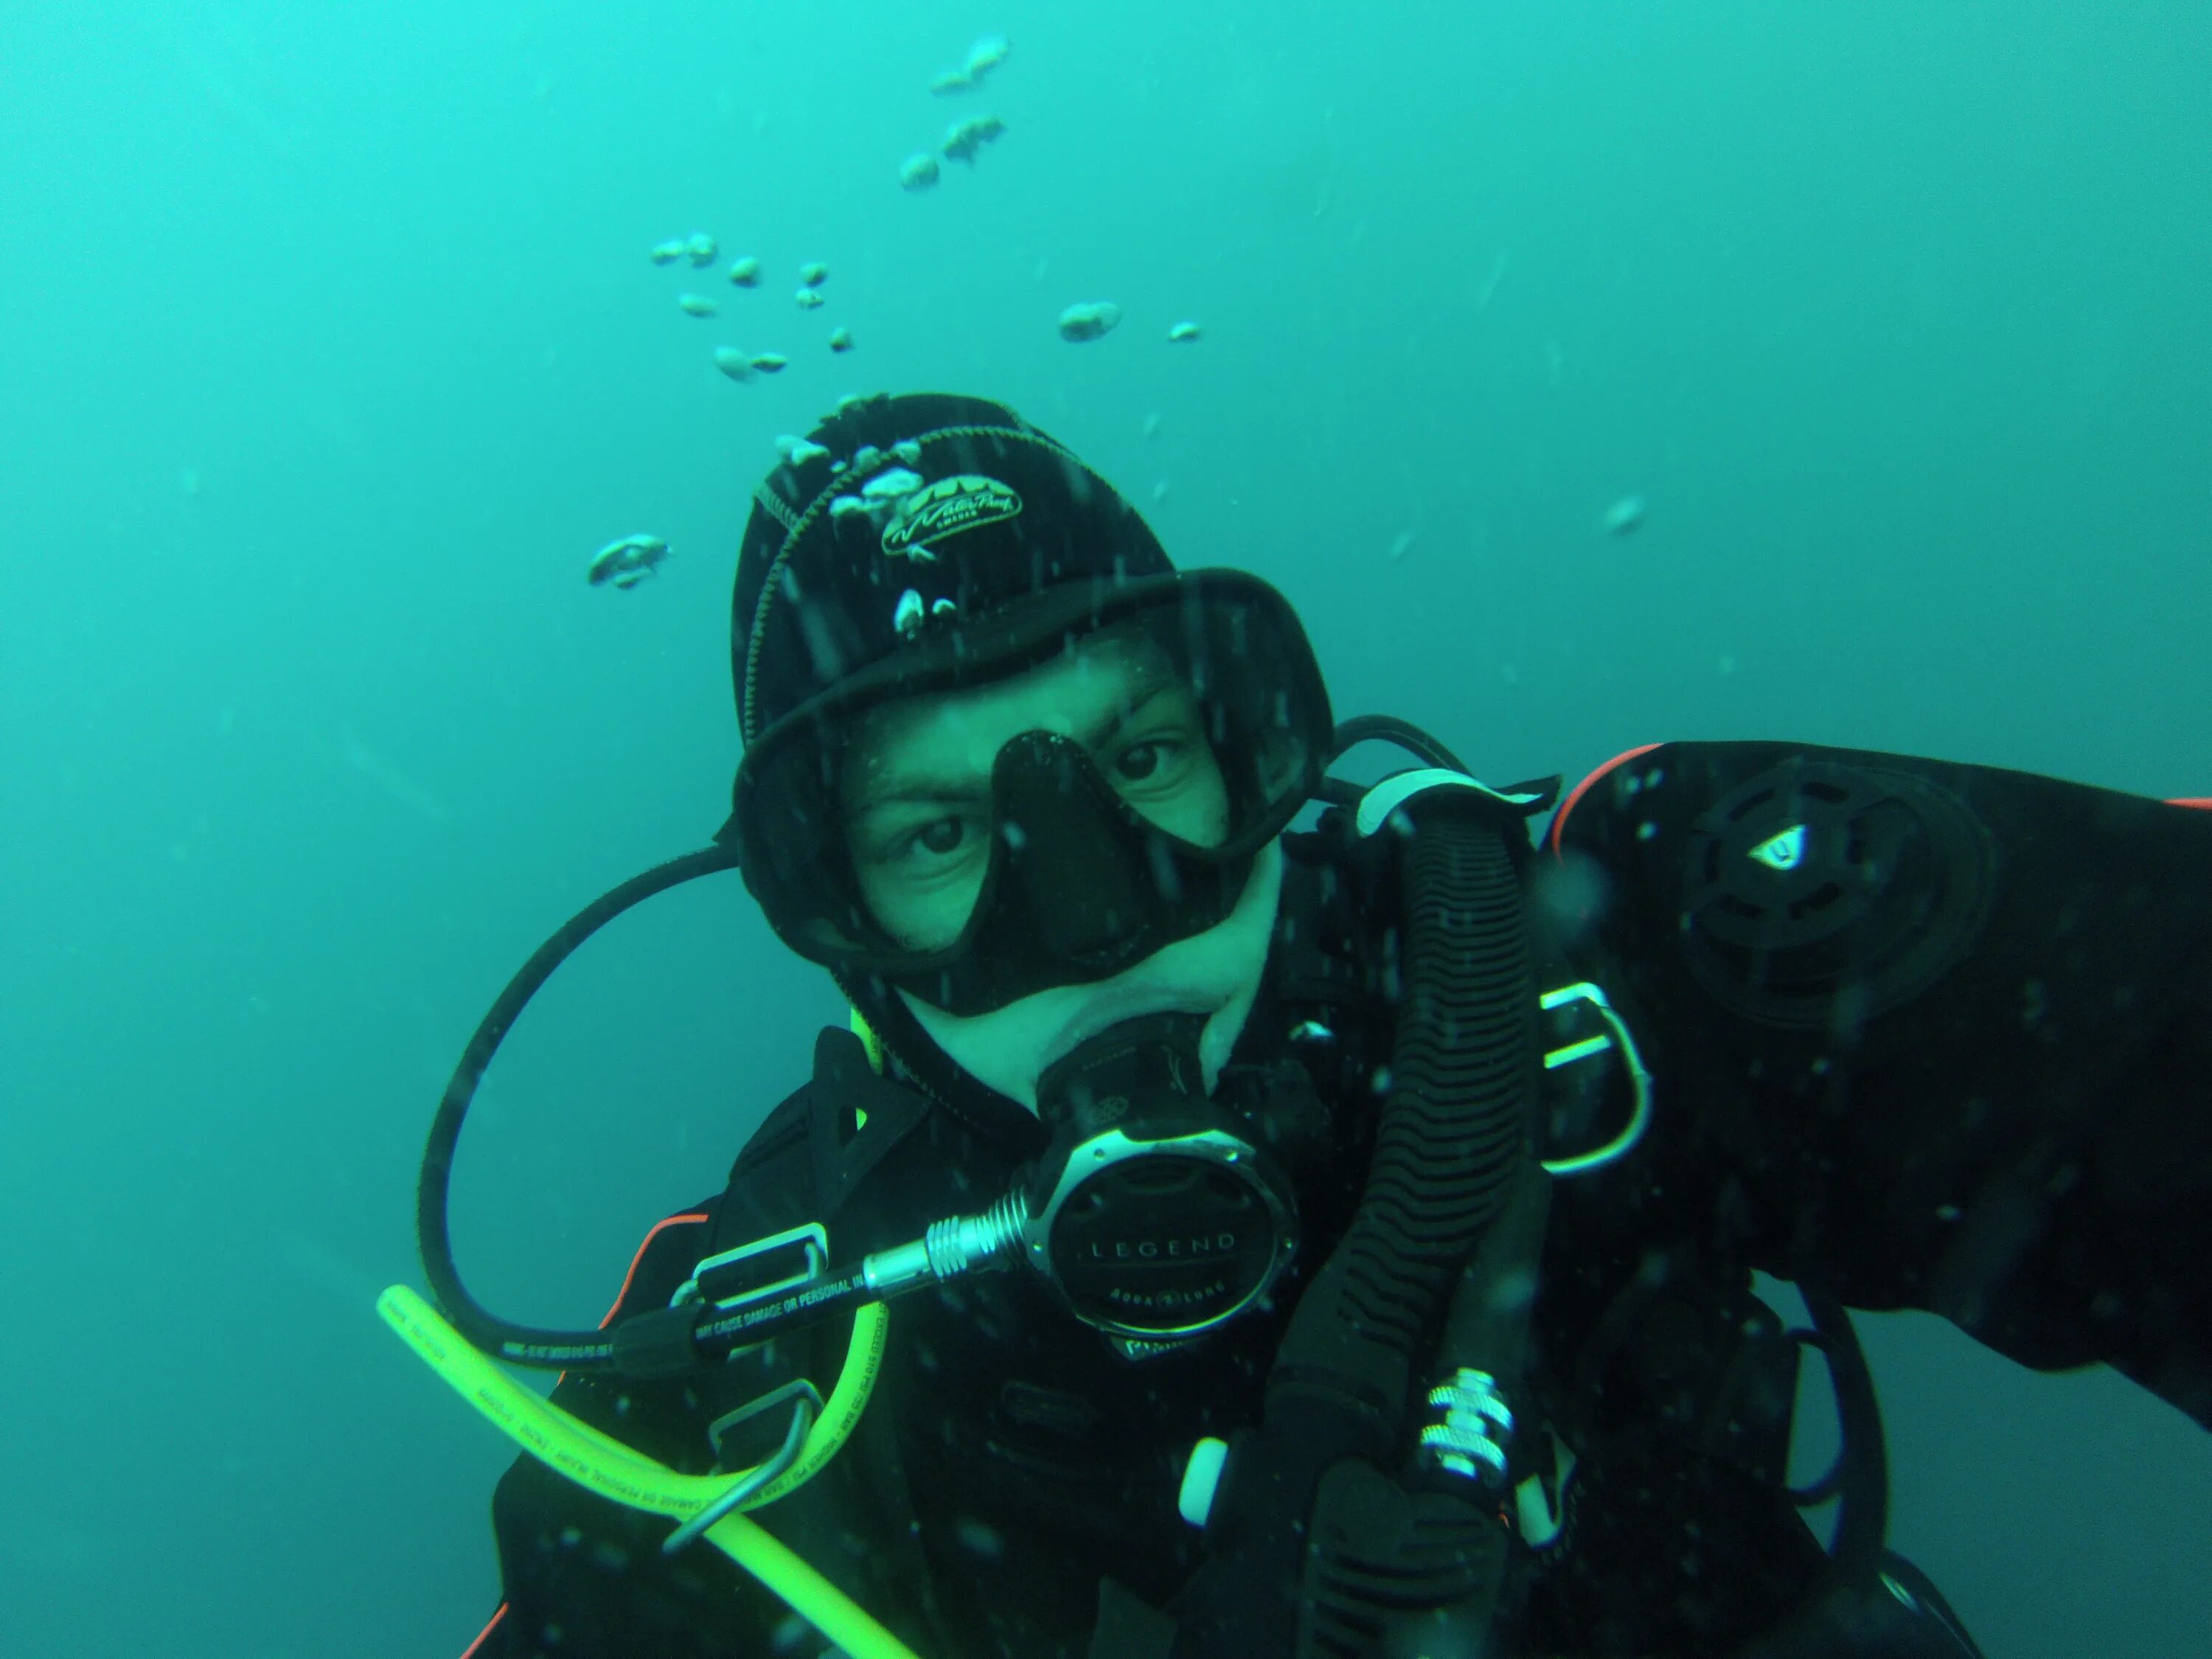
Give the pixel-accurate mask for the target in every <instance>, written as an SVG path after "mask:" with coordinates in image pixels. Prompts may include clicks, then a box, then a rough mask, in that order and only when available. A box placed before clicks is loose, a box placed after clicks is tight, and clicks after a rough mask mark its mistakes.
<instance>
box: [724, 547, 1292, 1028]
mask: <svg viewBox="0 0 2212 1659" xmlns="http://www.w3.org/2000/svg"><path fill="white" fill-rule="evenodd" d="M1101 641H1104V642H1108V643H1109V644H1110V646H1111V647H1112V649H1113V651H1114V652H1115V653H1116V659H1117V660H1118V661H1119V662H1120V663H1121V665H1123V666H1122V667H1121V669H1120V670H1118V671H1119V672H1121V673H1122V674H1123V675H1124V676H1125V678H1126V680H1127V684H1128V686H1129V687H1130V690H1129V691H1128V692H1127V694H1126V696H1125V703H1126V704H1127V707H1125V708H1123V709H1122V710H1121V711H1119V712H1121V713H1124V714H1127V717H1128V720H1127V724H1128V729H1129V732H1130V733H1131V734H1133V737H1134V738H1137V739H1141V738H1142V737H1143V735H1144V732H1145V730H1146V727H1145V726H1144V719H1145V716H1144V714H1143V711H1142V708H1141V707H1139V706H1138V705H1140V704H1141V703H1142V702H1144V700H1145V699H1146V698H1147V697H1152V696H1162V695H1164V696H1167V697H1168V698H1169V699H1170V700H1171V701H1172V702H1174V703H1175V706H1176V707H1177V708H1180V709H1182V710H1183V711H1184V715H1185V718H1186V720H1187V724H1188V726H1189V730H1190V735H1191V736H1192V737H1193V738H1194V739H1195V740H1196V741H1197V742H1198V743H1200V744H1202V745H1203V746H1204V748H1205V750H1206V751H1207V754H1208V757H1209V758H1210V763H1211V765H1212V767H1213V768H1215V769H1218V775H1219V787H1220V795H1221V799H1220V802H1219V811H1218V817H1217V821H1216V822H1215V823H1212V825H1211V826H1210V828H1211V829H1213V830H1218V833H1209V834H1207V835H1206V836H1204V837H1203V838H1199V837H1195V836H1191V835H1188V834H1178V833H1176V829H1178V828H1186V829H1187V828H1188V825H1187V824H1183V825H1178V824H1176V823H1174V821H1173V820H1172V819H1170V818H1168V817H1164V816H1163V815H1161V814H1159V813H1158V812H1157V811H1148V807H1147V803H1146V796H1145V792H1144V790H1143V789H1142V788H1141V787H1133V785H1132V784H1131V783H1130V782H1129V781H1127V777H1126V775H1125V773H1126V770H1127V769H1126V768H1125V767H1124V765H1123V760H1124V754H1123V751H1121V750H1119V749H1117V747H1116V745H1117V744H1121V743H1123V742H1124V741H1125V738H1124V736H1123V735H1122V734H1121V732H1120V731H1119V729H1118V726H1117V721H1116V720H1114V719H1111V718H1109V719H1107V720H1103V721H1102V722H1100V728H1099V729H1097V730H1093V731H1074V732H1058V731H1048V730H1027V731H1022V732H1017V733H1015V734H1014V735H1012V737H1010V738H1008V740H1007V741H1006V743H1005V744H1003V745H1002V746H1001V747H1000V749H999V750H998V751H997V753H996V755H995V756H994V757H993V758H992V760H991V761H990V763H989V767H988V773H987V778H986V777H984V776H982V775H981V774H980V772H977V773H975V775H970V776H969V777H967V778H965V779H961V778H955V779H953V780H951V781H948V782H945V783H943V784H939V783H934V782H931V781H928V780H927V778H925V779H923V780H922V781H921V782H920V783H918V784H911V783H901V784H900V785H898V786H897V791H896V792H903V793H904V794H905V795H907V796H915V795H919V796H921V797H925V798H927V805H924V806H921V807H920V808H918V809H916V814H915V817H916V823H918V824H919V825H920V828H919V829H917V830H916V832H915V833H916V834H917V835H919V836H929V835H935V836H938V837H939V839H940V840H941V841H943V842H946V843H948V850H947V857H948V859H950V858H957V857H959V856H964V857H966V858H967V859H968V860H969V864H968V866H967V867H966V870H965V873H964V876H963V877H962V878H961V879H959V880H957V882H949V881H940V882H939V884H938V896H939V901H940V902H939V925H938V926H936V927H934V928H933V929H931V930H930V931H928V932H927V933H926V934H923V935H921V936H917V934H916V933H915V932H914V931H913V930H911V929H906V930H895V928H894V927H893V926H892V925H891V923H890V921H887V920H886V918H885V916H884V915H879V914H878V909H879V908H881V907H880V905H879V904H878V903H877V902H874V901H873V900H872V896H871V894H870V892H869V890H868V881H867V879H866V873H865V872H864V870H863V867H862V866H863V865H864V864H865V863H866V861H867V860H871V859H876V860H884V859H885V858H887V857H889V856H891V854H886V853H885V852H884V849H883V848H879V847H878V846H876V845H875V844H874V842H875V841H876V839H877V838H876V837H874V836H873V835H872V832H870V831H867V830H866V829H865V828H864V827H863V823H862V821H863V820H865V818H866V815H867V814H869V813H870V812H871V811H873V810H874V809H873V806H872V802H873V801H874V800H875V799H877V796H876V795H875V794H873V793H871V792H872V790H873V789H874V788H875V785H874V783H873V782H872V778H871V774H872V772H875V771H880V770H882V769H884V759H883V751H884V740H885V739H884V734H885V732H886V731H887V730H891V731H896V729H897V728H896V726H895V724H892V723H890V721H891V718H892V717H895V716H896V714H897V713H898V711H899V708H900V706H901V705H902V704H905V703H906V701H907V700H908V699H915V698H920V697H923V696H930V695H933V694H939V695H941V694H948V693H950V694H957V693H962V692H967V691H971V690H979V689H981V688H987V687H989V686H992V685H994V684H1000V683H1003V682H1006V681H1008V680H1011V679H1012V678H1013V677H1015V676H1018V675H1020V674H1023V673H1025V672H1028V671H1032V670H1037V669H1042V668H1045V667H1047V666H1048V665H1053V664H1054V663H1055V662H1061V663H1065V662H1067V661H1069V660H1072V659H1076V658H1078V657H1079V655H1080V653H1084V652H1085V651H1086V650H1095V649H1097V648H1098V647H1099V643H1100V642H1101ZM1107 712H1108V713H1109V714H1113V713H1115V712H1116V711H1114V710H1109V711H1107ZM1331 738H1332V726H1331V720H1330V714H1329V707H1328V693H1327V692H1326V690H1324V689H1323V686H1322V678H1321V672H1320V670H1319V668H1318V666H1317V665H1316V663H1315V661H1314V658H1313V652H1312V649H1311V647H1310V646H1309V645H1308V643H1307V641H1306V638H1305V635H1304V629H1301V628H1300V627H1299V625H1298V622H1297V617H1296V616H1295V614H1294V613H1293V612H1292V611H1291V608H1290V605H1289V604H1288V603H1287V602H1286V601H1285V599H1283V598H1282V596H1281V595H1280V594H1279V593H1278V592H1275V590H1274V589H1273V588H1272V587H1270V586H1267V584H1266V583H1264V582H1262V581H1260V580H1257V579H1256V578H1254V577H1251V576H1248V575H1245V574H1243V573H1241V572H1235V571H1200V572H1192V573H1188V574H1179V575H1178V574H1169V575H1164V576H1157V577H1149V578H1145V579H1142V580H1135V581H1127V582H1112V581H1106V580H1090V581H1081V582H1075V583H1068V584H1063V585H1061V586H1057V587H1050V588H1047V589H1044V590H1043V591H1042V592H1039V593H1038V594H1036V596H1034V597H1033V598H1031V599H1026V600H1024V601H1023V602H1021V603H1020V604H1018V605H1014V606H1012V607H1009V608H1007V609H1006V611H1001V612H1000V613H997V614H996V615H994V616H993V617H986V618H982V619H975V620H970V619H968V618H964V617H959V616H958V615H957V614H951V613H948V614H945V615H941V616H938V617H927V618H924V619H923V620H922V621H921V623H919V624H918V625H917V627H916V629H915V637H914V639H913V640H912V641H911V642H910V643H909V644H908V646H907V647H904V648H902V650H900V651H899V652H898V653H895V654H894V655H893V656H892V657H891V658H890V659H886V660H884V661H883V662H880V663H878V664H876V665H873V666H872V667H871V668H869V669H867V670H865V671H861V672H860V673H859V674H856V675H854V676H852V677H850V678H848V679H847V680H845V681H842V682H841V683H840V684H837V685H836V686H835V687H833V688H832V689H831V690H829V691H827V692H825V693H823V694H822V695H821V696H817V698H815V699H814V700H813V701H811V702H808V703H806V704H805V705H803V706H801V707H800V708H798V709H796V710H794V711H793V713H791V714H788V715H787V716H786V717H784V718H783V719H782V720H779V721H777V722H776V723H775V725H774V726H771V727H769V730H767V731H766V732H763V733H762V734H761V736H760V737H759V738H757V739H756V740H755V741H754V742H753V743H752V744H750V746H749V747H748V748H747V750H746V752H745V757H744V763H743V764H742V765H741V766H740V767H739V768H738V776H737V783H736V787H735V790H734V798H733V810H732V814H731V817H730V819H729V821H728V823H726V825H725V827H724V829H723V830H722V832H721V835H720V837H718V838H719V839H720V840H722V841H724V842H728V843H732V844H733V845H734V847H735V848H736V851H737V853H738V863H739V867H740V868H741V869H742V871H743V872H744V879H745V884H746V886H747V887H748V888H749V889H750V890H751V891H752V894H753V896H754V897H755V898H756V899H757V901H758V902H759V904H760V906H761V908H762V910H763V913H764V914H765V915H767V917H768V920H769V924H770V926H772V927H774V928H775V931H776V933H777V934H778V936H779V937H781V939H783V941H784V942H785V943H786V944H787V945H789V946H790V947H791V948H792V950H793V951H796V952H797V953H798V954H799V955H800V956H802V957H806V958H807V959H808V960H810V961H813V962H816V963H821V964H823V966H825V967H828V968H829V969H832V970H833V971H835V972H837V973H839V974H841V975H874V976H877V977H878V978H880V979H882V980H884V981H887V982H888V983H889V984H890V985H892V986H894V987H896V988H898V989H900V990H903V991H906V992H908V994H911V995H913V996H915V997H917V998H919V999H921V1000H923V1001H925V1002H927V1003H928V1004H930V1005H931V1006H933V1007H936V1008H939V1009H942V1010H944V1011H945V1012H947V1013H950V1014H953V1015H957V1016H962V1017H966V1016H971V1015H975V1014H979V1013H985V1012H990V1011H991V1010H993V1009H995V1008H999V1007H1003V1006H1006V1004H1008V1003H1010V1002H1012V1001H1013V1000H1016V999H1018V998H1020V997H1023V996H1027V995H1030V994H1034V993H1036V992H1037V991H1039V990H1042V989H1045V988H1048V987H1052V986H1054V985H1061V984H1070V983H1079V982H1085V981H1095V980H1100V979H1104V978H1107V977H1109V976H1110V975H1114V974H1116V973H1119V972H1121V970H1123V969H1126V968H1127V967H1128V966H1130V965H1131V964H1132V963H1136V962H1139V961H1141V960H1143V959H1144V958H1145V957H1149V956H1151V955H1152V954H1153V953H1154V952H1156V951H1159V950H1161V949H1162V948H1164V946H1166V945H1170V944H1173V943H1175V942H1176V941H1177V940H1179V939H1186V938H1188V937H1189V936H1191V935H1192V934H1194V933H1200V932H1201V931H1203V930H1205V929H1206V928H1209V927H1213V926H1215V925H1216V924H1218V922H1220V921H1222V920H1223V918H1225V916H1227V915H1229V913H1230V912H1231V909H1232V908H1234V907H1235V905H1236V902H1237V898H1238V896H1239V895H1240V894H1241V893H1242V892H1243V887H1244V883H1245V878H1246V877H1247V875H1248V874H1249V869H1250V864H1251V859H1252V856H1253V854H1254V853H1255V851H1257V850H1258V849H1259V848H1261V847H1262V846H1264V845H1265V844H1267V842H1270V841H1272V840H1273V838H1274V837H1275V836H1278V835H1279V834H1280V833H1281V832H1282V831H1283V829H1285V828H1286V827H1287V826H1288V824H1289V823H1290V821H1291V818H1292V817H1295V816H1296V815H1297V811H1298V810H1299V808H1300V807H1301V806H1303V805H1304V803H1305V802H1306V800H1307V799H1308V798H1309V797H1310V795H1311V794H1312V793H1313V792H1314V790H1315V789H1316V787H1317V786H1318V784H1319V781H1320V778H1321V775H1322V769H1323V768H1324V767H1325V765H1326V763H1327V760H1328V754H1329V752H1330V744H1331ZM894 769H896V768H894ZM896 792H895V793H896ZM929 845H930V846H931V847H934V846H935V845H936V843H935V842H931V843H929ZM962 848H964V849H965V850H964V853H963V851H962ZM896 856H898V857H906V856H908V851H907V844H906V843H902V844H901V847H900V848H898V849H897V851H896ZM915 856H916V857H920V856H921V854H915ZM932 867H933V868H934V866H932ZM933 879H934V878H933ZM948 900H949V902H950V905H951V912H950V914H949V915H945V901H948Z"/></svg>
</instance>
